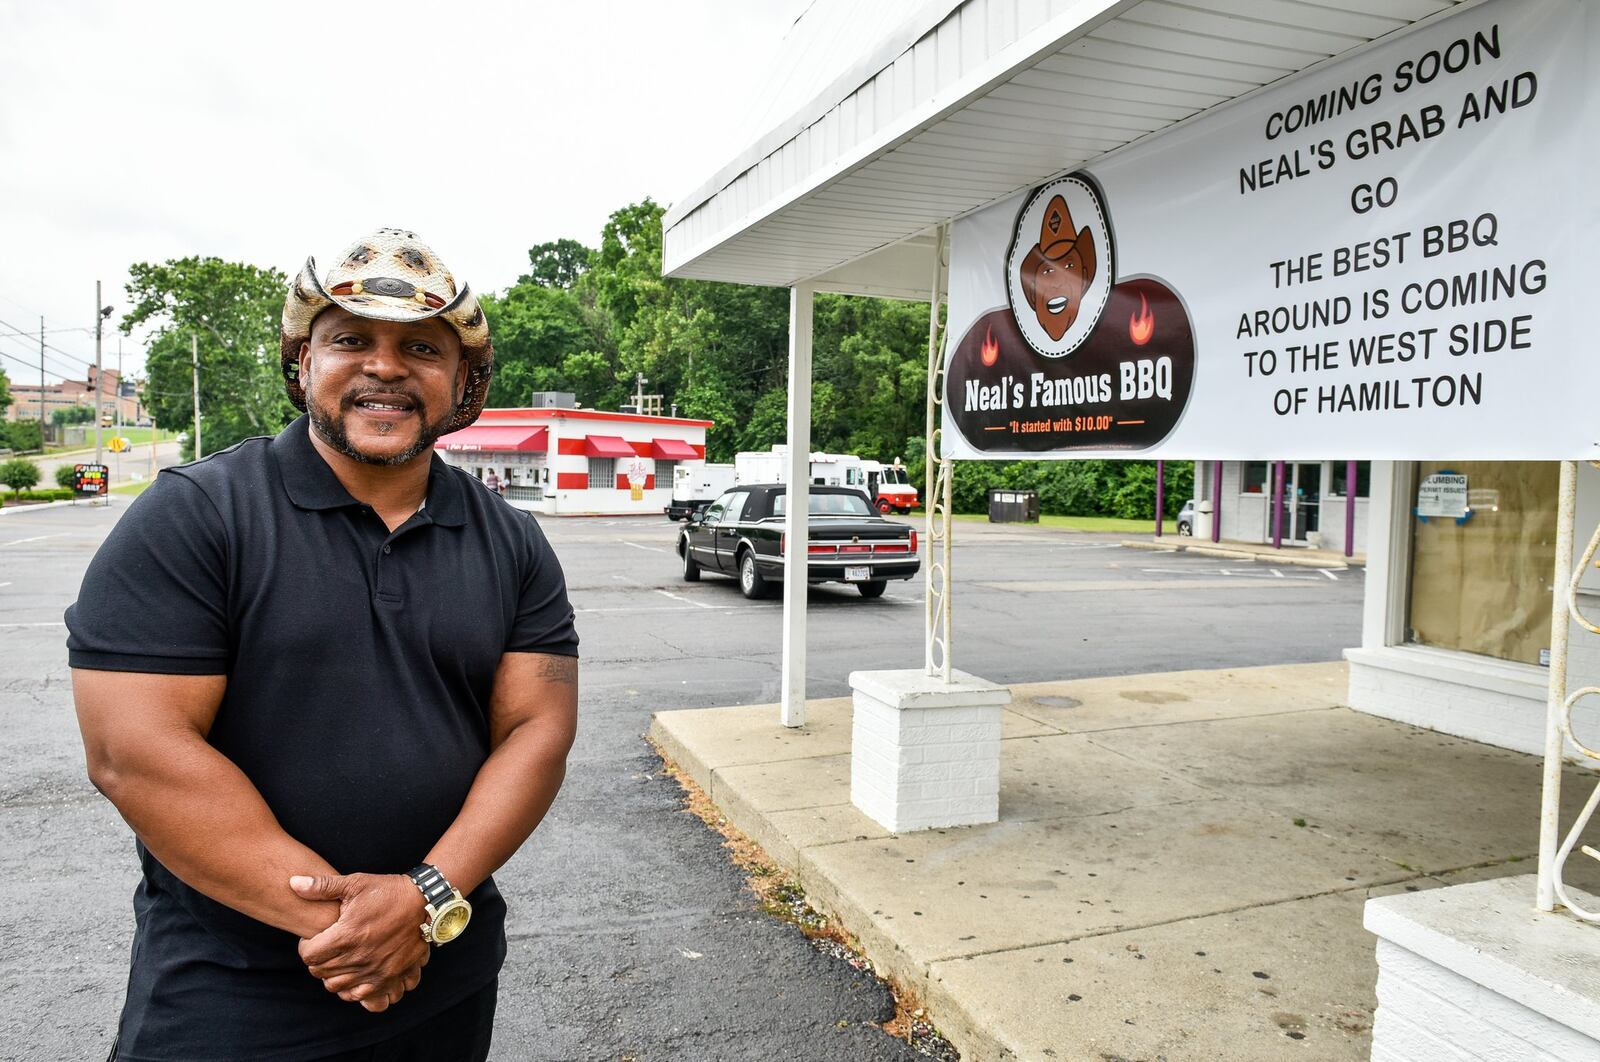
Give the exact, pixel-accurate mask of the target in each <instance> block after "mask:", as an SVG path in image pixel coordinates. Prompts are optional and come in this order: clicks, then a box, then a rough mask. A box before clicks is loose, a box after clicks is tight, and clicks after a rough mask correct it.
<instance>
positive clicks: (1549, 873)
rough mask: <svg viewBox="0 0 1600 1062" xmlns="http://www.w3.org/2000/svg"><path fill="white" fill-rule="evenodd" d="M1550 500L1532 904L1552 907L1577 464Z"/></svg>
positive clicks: (1566, 470)
mask: <svg viewBox="0 0 1600 1062" xmlns="http://www.w3.org/2000/svg"><path fill="white" fill-rule="evenodd" d="M1559 489H1560V493H1559V494H1558V496H1557V502H1556V574H1555V578H1554V579H1553V580H1552V581H1551V583H1550V598H1551V601H1550V690H1549V697H1548V700H1547V701H1546V704H1545V741H1544V790H1543V799H1542V802H1541V806H1540V820H1539V877H1538V896H1537V906H1538V908H1539V910H1541V911H1553V910H1555V906H1556V879H1557V877H1558V876H1559V875H1558V871H1557V869H1556V852H1557V850H1558V849H1559V847H1560V845H1561V762H1562V756H1563V754H1564V753H1565V752H1566V748H1565V736H1564V733H1563V731H1562V725H1561V724H1562V718H1563V716H1564V715H1565V712H1566V702H1567V637H1568V632H1569V631H1570V629H1571V628H1570V625H1569V624H1568V622H1567V599H1568V595H1567V587H1568V583H1569V581H1570V580H1572V530H1573V526H1572V525H1573V522H1574V520H1573V513H1574V510H1575V509H1576V508H1577V496H1578V466H1577V465H1576V464H1575V463H1574V462H1572V461H1563V462H1561V483H1560V488H1559ZM1580 570H1581V569H1580Z"/></svg>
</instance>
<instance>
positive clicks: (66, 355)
mask: <svg viewBox="0 0 1600 1062" xmlns="http://www.w3.org/2000/svg"><path fill="white" fill-rule="evenodd" d="M0 325H4V326H5V327H7V328H9V329H11V330H12V331H14V332H16V333H17V335H18V336H19V337H21V338H23V339H29V340H32V339H37V338H38V336H39V333H38V332H29V331H26V330H24V329H21V328H18V327H17V326H16V325H14V324H12V323H11V322H10V321H6V320H0ZM55 331H67V329H55ZM49 332H50V330H49V329H47V330H46V332H45V334H46V335H48V334H49ZM41 346H43V347H44V348H45V349H46V350H53V351H55V352H56V353H57V354H60V355H61V356H62V357H64V358H66V359H67V360H69V361H75V362H78V363H79V364H81V365H83V366H84V367H85V368H87V367H88V366H90V365H93V364H94V362H92V361H89V360H88V359H86V358H79V357H77V356H75V355H73V354H69V353H67V352H66V351H64V350H62V349H61V348H60V347H58V346H56V345H55V344H53V343H43V344H41Z"/></svg>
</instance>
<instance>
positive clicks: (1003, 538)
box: [0, 503, 1362, 1060]
mask: <svg viewBox="0 0 1600 1062" xmlns="http://www.w3.org/2000/svg"><path fill="white" fill-rule="evenodd" d="M121 511H122V509H121V507H120V503H119V505H118V506H114V507H112V508H110V509H106V508H89V507H81V506H80V507H73V508H58V509H52V510H49V511H44V512H32V513H11V514H6V515H3V516H0V689H3V690H4V695H3V698H0V750H3V762H4V763H5V765H6V770H5V772H4V774H3V776H0V868H3V870H4V872H5V874H6V877H7V880H9V881H10V882H11V883H12V890H13V895H14V896H28V897H31V898H32V899H31V900H30V901H29V902H28V903H25V904H23V903H13V904H10V905H7V906H6V907H5V909H4V910H3V911H0V930H3V931H4V933H5V938H6V940H7V941H8V946H7V948H6V949H5V951H4V952H3V953H0V1058H4V1059H68V1058H95V1057H104V1054H105V1052H106V1049H107V1047H108V1045H109V1043H110V1040H111V1029H112V1026H113V1023H114V1019H115V1015H116V1013H117V1010H118V1008H119V1005H120V1002H121V993H122V981H123V978H124V976H125V973H126V962H127V947H128V941H129V939H130V937H131V932H132V918H131V907H130V896H131V892H132V888H133V884H134V881H135V880H136V871H135V863H134V859H133V852H132V839H131V836H130V835H129V833H128V831H127V829H126V827H125V826H124V825H123V824H122V822H121V820H120V819H119V818H118V817H117V816H116V813H115V811H114V810H113V809H111V808H110V806H109V805H108V804H107V803H106V802H105V801H104V800H103V799H102V798H101V797H100V796H99V795H98V794H97V793H95V792H94V791H93V789H92V788H90V787H89V785H88V783H87V782H86V781H85V779H84V778H83V771H82V753H81V749H80V747H79V744H78V739H77V732H76V726H75V723H74V721H73V717H72V708H71V697H70V689H69V685H68V680H69V675H68V670H67V667H66V656H65V651H64V648H63V644H62V642H63V638H64V635H65V631H64V628H63V627H62V626H61V624H60V618H61V611H62V609H63V608H64V607H65V606H66V605H67V604H68V603H69V602H70V601H71V600H72V598H73V597H74V596H75V594H76V590H77V586H78V582H79V580H80V579H81V576H82V571H83V568H84V566H85V565H86V564H87V562H88V560H89V558H90V557H91V556H92V554H93V551H94V549H95V548H96V547H97V546H98V544H99V542H100V541H101V539H102V538H103V537H104V535H105V534H106V532H107V531H108V530H109V528H110V527H111V525H112V523H113V522H114V520H115V519H116V517H117V516H118V515H119V514H120V512H121ZM543 526H544V527H545V529H546V532H547V534H548V536H549V538H550V540H551V542H552V543H553V544H554V546H555V548H556V550H557V551H558V553H559V555H560V557H561V559H562V562H563V565H564V567H565V570H566V573H567V578H568V584H569V588H570V592H571V597H572V601H573V604H574V607H575V608H576V609H577V610H578V614H579V616H578V620H579V631H580V634H581V636H582V639H583V647H582V652H583V666H582V689H583V692H582V696H581V711H582V720H581V725H580V733H579V739H578V744H577V746H576V748H575V750H574V753H573V756H572V760H571V765H570V769H569V773H568V779H567V783H566V785H565V787H564V788H563V790H562V793H561V796H560V798H559V799H558V801H557V803H556V806H555V807H554V809H553V810H552V812H551V815H550V816H549V818H548V819H547V820H546V822H545V824H544V825H543V826H542V827H541V828H540V830H539V831H538V833H537V834H536V835H535V837H534V839H533V840H532V841H531V842H530V843H529V844H528V845H526V846H525V847H524V849H523V851H522V852H520V853H519V854H518V855H517V856H516V857H515V858H514V859H513V860H512V862H511V863H510V864H508V865H507V867H506V868H504V869H503V870H502V872H501V873H500V874H499V875H497V879H498V880H499V881H500V883H501V888H502V890H503V891H504V892H505V893H506V895H507V899H508V901H509V902H510V905H511V912H512V913H511V919H510V922H509V929H510V934H511V947H510V957H509V959H508V962H507V966H506V969H505V971H504V973H503V974H502V977H501V997H500V998H501V1012H500V1019H499V1022H498V1026H497V1033H496V1050H495V1057H496V1058H505V1059H590V1058H611V1059H620V1058H633V1059H638V1060H645V1059H744V1058H757V1057H760V1058H766V1057H804V1058H808V1059H835V1058H836V1059H841V1060H842V1059H850V1060H856V1059H904V1058H913V1057H915V1056H914V1055H913V1054H912V1053H911V1051H910V1049H909V1048H907V1047H906V1046H905V1045H903V1044H900V1043H898V1042H896V1041H893V1040H891V1039H890V1038H889V1037H888V1036H886V1035H885V1034H884V1033H882V1032H881V1030H879V1029H878V1027H877V1023H878V1022H881V1021H883V1020H885V1019H886V1018H887V1017H888V1016H889V1014H890V1010H891V1004H890V1001H889V999H888V995H887V993H886V992H885V991H884V990H883V989H882V988H881V986H879V985H877V984H876V983H875V982H873V981H871V980H870V979H868V978H866V977H864V976H862V975H861V974H858V973H857V972H856V971H854V970H852V969H851V968H850V967H849V966H848V965H846V964H844V963H842V962H839V961H836V960H833V959H830V958H828V957H826V956H825V955H823V954H822V953H820V952H818V951H817V950H815V949H813V948H812V947H811V946H810V945H808V944H807V943H806V942H805V941H804V939H803V938H802V937H801V936H800V935H799V933H798V932H797V931H796V930H795V929H793V928H792V927H790V926H788V925H786V924H783V923H781V922H778V921H776V920H774V919H772V918H770V917H769V916H767V915H765V914H764V913H762V912H761V911H760V910H759V909H758V908H757V907H756V905H755V903H754V901H753V898H752V897H751V895H750V894H749V893H748V892H747V891H746V890H745V889H744V887H743V883H742V880H741V878H740V875H739V874H738V873H737V872H736V871H734V870H733V868H732V867H731V866H730V865H729V864H728V862H727V859H726V856H725V854H724V853H723V851H722V849H721V848H720V845H719V843H718V841H719V839H718V838H717V837H715V836H714V835H713V834H711V833H710V832H709V831H708V830H707V829H706V828H705V827H704V826H703V825H702V824H701V823H700V822H699V821H698V820H695V819H693V818H691V817H689V816H687V815H685V814H683V813H682V810H681V809H682V806H683V802H682V798H681V794H680V792H679V790H678V788H677V785H676V783H675V782H673V781H672V780H671V779H668V778H663V777H662V776H661V774H660V761H659V760H657V759H656V758H655V756H654V755H653V754H652V753H651V751H650V749H649V747H648V746H647V745H646V744H645V743H644V741H643V738H642V735H643V733H644V731H645V729H646V727H647V726H648V723H649V716H650V713H652V712H654V711H657V710H660V709H668V708H682V707H693V706H708V705H719V704H753V703H762V702H768V701H772V700H775V699H776V697H777V689H778V681H779V672H780V666H781V659H780V653H779V638H780V632H781V628H782V603H781V601H779V600H777V599H773V600H768V601H754V602H752V601H746V600H745V599H744V598H742V597H741V596H740V595H739V593H738V590H737V588H736V586H735V585H734V583H733V581H732V580H731V579H721V578H717V577H713V576H707V577H706V578H705V579H704V580H702V581H701V582H699V583H693V584H688V583H684V582H683V581H682V579H681V576H680V574H679V569H678V562H677V557H676V556H675V554H674V553H673V550H672V546H673V541H674V535H675V530H676V529H675V525H672V524H669V523H667V522H666V521H665V520H663V519H659V518H625V519H606V518H589V519H565V520H557V519H554V518H551V519H546V520H544V521H543ZM955 541H956V543H957V545H956V547H955V557H954V572H955V575H956V580H957V589H956V593H955V599H954V600H955V637H954V657H953V658H954V661H955V664H956V666H957V667H960V668H962V669H964V670H968V671H971V672H973V673H975V674H978V675H981V676H983V677H985V678H988V679H991V680H994V681H1000V682H1021V681H1041V680H1046V679H1053V678H1068V677H1087V676H1094V675H1109V674H1125V673H1136V672H1142V671H1155V670H1160V671H1171V670H1178V669H1183V668H1205V667H1227V666H1242V665H1250V664H1266V663H1290V662H1311V661H1318V660H1333V659H1337V658H1338V655H1339V651H1340V649H1342V648H1343V647H1344V646H1347V645H1351V644H1354V642H1355V641H1356V640H1357V639H1358V637H1359V626H1360V600H1361V581H1362V574H1361V572H1360V571H1359V570H1350V571H1336V572H1326V573H1325V572H1321V571H1318V570H1314V569H1303V568H1293V567H1284V568H1278V567H1275V566H1272V565H1268V564H1246V563H1240V562H1230V561H1222V560H1212V559H1206V558H1201V557H1188V556H1175V555H1165V554H1152V553H1147V552H1140V551H1130V550H1124V549H1121V548H1119V547H1118V546H1117V544H1116V539H1115V538H1113V537H1107V536H1096V535H1086V534H1078V533H1070V532H1050V531H1040V530H1037V529H1022V528H993V527H990V526H988V525H985V524H981V523H980V524H967V523H960V524H958V525H957V530H956V540H955ZM921 594H922V584H921V581H920V579H919V580H913V581H911V582H905V583H891V584H890V588H889V591H888V593H887V594H886V595H885V596H884V597H882V598H880V599H878V600H875V601H867V600H864V599H862V598H860V597H859V595H857V594H856V592H855V591H854V590H853V589H849V588H846V587H823V588H817V589H814V590H812V591H811V594H810V605H811V608H810V640H809V645H810V655H809V660H808V681H809V684H810V690H811V693H812V694H813V695H814V696H819V697H823V696H839V695H842V694H844V693H846V692H848V689H849V687H848V682H847V678H848V675H849V672H850V671H852V670H858V669H871V668H900V667H912V666H916V665H918V664H919V663H920V661H921V659H922V598H921ZM139 621H140V617H137V616H130V617H128V622H129V623H137V622H139Z"/></svg>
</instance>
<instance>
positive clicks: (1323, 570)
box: [1317, 568, 1339, 582]
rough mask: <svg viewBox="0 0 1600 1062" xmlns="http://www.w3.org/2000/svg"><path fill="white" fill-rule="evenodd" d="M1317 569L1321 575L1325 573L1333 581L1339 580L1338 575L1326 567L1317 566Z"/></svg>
mask: <svg viewBox="0 0 1600 1062" xmlns="http://www.w3.org/2000/svg"><path fill="white" fill-rule="evenodd" d="M1317 571H1319V572H1321V573H1322V574H1323V575H1326V576H1327V577H1328V578H1329V579H1332V580H1333V581H1334V582H1338V581H1339V577H1338V576H1337V575H1335V574H1333V573H1332V572H1330V571H1329V570H1328V569H1326V568H1318V569H1317Z"/></svg>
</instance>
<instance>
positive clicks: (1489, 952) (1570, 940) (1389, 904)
mask: <svg viewBox="0 0 1600 1062" xmlns="http://www.w3.org/2000/svg"><path fill="white" fill-rule="evenodd" d="M1573 899H1574V901H1575V902H1577V903H1580V904H1584V905H1585V906H1589V905H1588V904H1586V903H1585V901H1584V899H1581V898H1579V896H1578V895H1574V896H1573ZM1533 904H1534V877H1533V875H1531V874H1530V875H1526V876H1523V877H1515V878H1497V879H1495V880H1493V881H1482V882H1475V883H1473V884H1471V885H1453V886H1451V887H1449V888H1444V889H1430V890H1428V891H1426V892H1415V893H1408V894H1403V895H1398V896H1385V897H1383V898H1381V899H1377V900H1368V901H1367V907H1366V918H1365V924H1366V927H1367V929H1368V931H1370V932H1372V933H1375V934H1377V937H1378V1015H1377V1018H1376V1020H1375V1021H1374V1023H1373V1027H1372V1058H1373V1062H1426V1060H1430V1059H1448V1060H1450V1062H1466V1060H1469V1059H1482V1060H1485V1062H1535V1060H1537V1062H1557V1060H1561V1062H1565V1060H1568V1059H1572V1060H1574V1062H1576V1060H1578V1059H1583V1060H1585V1062H1593V1060H1594V1059H1597V1058H1600V926H1596V925H1590V924H1588V923H1584V922H1580V921H1578V920H1577V919H1575V918H1573V917H1571V916H1570V915H1566V914H1561V913H1556V914H1540V913H1539V912H1537V911H1535V910H1534V906H1533ZM1590 909H1591V910H1592V909H1593V908H1592V907H1591V908H1590Z"/></svg>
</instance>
